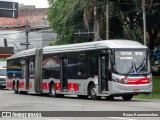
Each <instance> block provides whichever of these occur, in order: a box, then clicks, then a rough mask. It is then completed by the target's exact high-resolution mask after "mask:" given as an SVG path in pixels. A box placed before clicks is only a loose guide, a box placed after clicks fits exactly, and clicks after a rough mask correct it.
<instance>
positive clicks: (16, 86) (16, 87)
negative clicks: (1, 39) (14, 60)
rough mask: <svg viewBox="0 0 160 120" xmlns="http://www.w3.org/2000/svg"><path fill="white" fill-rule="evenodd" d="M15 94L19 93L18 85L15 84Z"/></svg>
mask: <svg viewBox="0 0 160 120" xmlns="http://www.w3.org/2000/svg"><path fill="white" fill-rule="evenodd" d="M14 93H16V94H17V93H18V85H17V84H16V83H15V84H14Z"/></svg>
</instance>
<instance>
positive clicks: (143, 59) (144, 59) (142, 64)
mask: <svg viewBox="0 0 160 120" xmlns="http://www.w3.org/2000/svg"><path fill="white" fill-rule="evenodd" d="M145 59H146V57H144V59H143V61H142V63H141V64H140V65H139V67H137V70H136V71H138V70H139V69H140V68H141V67H142V66H143V64H144V61H145ZM141 75H143V74H141ZM143 76H144V77H147V75H143Z"/></svg>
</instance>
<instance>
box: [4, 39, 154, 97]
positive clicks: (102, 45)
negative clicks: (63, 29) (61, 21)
mask: <svg viewBox="0 0 160 120" xmlns="http://www.w3.org/2000/svg"><path fill="white" fill-rule="evenodd" d="M6 87H7V88H8V89H12V90H14V92H15V93H27V92H35V93H39V94H50V95H51V96H54V97H55V96H63V95H77V96H78V97H79V98H87V97H90V98H91V99H93V100H96V99H100V98H101V97H106V98H108V97H110V98H112V99H113V98H114V97H122V98H123V99H124V100H131V99H132V97H133V96H134V95H138V94H149V93H151V92H152V74H151V67H150V58H149V50H148V48H147V47H146V46H144V45H142V44H140V43H138V42H136V41H131V40H103V41H96V42H87V43H79V44H70V45H60V46H48V47H44V48H43V49H41V48H35V49H30V50H25V51H22V52H19V53H17V54H15V55H13V56H11V57H9V58H8V60H7V85H6Z"/></svg>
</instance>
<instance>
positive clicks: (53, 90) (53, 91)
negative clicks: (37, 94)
mask: <svg viewBox="0 0 160 120" xmlns="http://www.w3.org/2000/svg"><path fill="white" fill-rule="evenodd" d="M51 91H52V95H55V94H56V90H55V88H54V85H52V90H51Z"/></svg>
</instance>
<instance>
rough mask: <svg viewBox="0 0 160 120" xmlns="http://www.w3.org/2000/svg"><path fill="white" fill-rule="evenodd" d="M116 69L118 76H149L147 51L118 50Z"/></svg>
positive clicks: (116, 52)
mask: <svg viewBox="0 0 160 120" xmlns="http://www.w3.org/2000/svg"><path fill="white" fill-rule="evenodd" d="M115 67H116V69H115V70H116V71H115V72H116V73H118V74H124V75H127V74H130V75H137V74H143V75H147V74H148V73H150V65H149V62H148V56H147V52H146V50H139V51H138V50H117V51H115Z"/></svg>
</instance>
